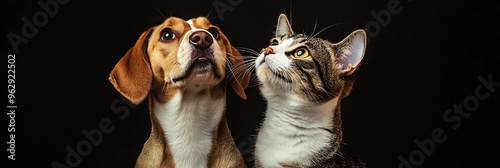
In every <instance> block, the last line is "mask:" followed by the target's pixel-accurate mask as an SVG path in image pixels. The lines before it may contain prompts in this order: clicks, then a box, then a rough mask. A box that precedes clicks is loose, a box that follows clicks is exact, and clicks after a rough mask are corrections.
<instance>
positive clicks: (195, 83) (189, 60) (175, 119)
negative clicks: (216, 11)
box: [109, 17, 250, 168]
mask: <svg viewBox="0 0 500 168" xmlns="http://www.w3.org/2000/svg"><path fill="white" fill-rule="evenodd" d="M243 65H244V59H243V57H242V56H241V54H240V53H239V52H238V50H236V49H235V48H234V47H233V46H231V44H230V42H229V40H228V39H227V37H226V36H225V35H224V34H223V33H222V31H221V30H220V29H219V28H218V27H216V26H214V25H212V24H211V23H210V21H209V20H207V19H206V18H205V17H198V18H193V19H190V20H187V21H186V20H183V19H180V18H177V17H169V18H167V19H166V20H165V21H164V22H163V23H162V24H160V25H157V26H154V27H152V28H150V29H149V30H147V31H145V32H144V33H142V35H141V36H140V37H139V39H138V40H137V42H136V44H135V46H133V47H132V48H131V49H130V50H129V51H128V52H127V53H126V54H125V56H123V57H122V58H121V59H120V60H119V62H118V63H117V64H116V65H115V67H114V69H113V70H112V71H111V73H110V77H109V80H110V82H111V83H112V84H113V86H114V87H115V89H116V90H117V91H118V92H119V93H121V94H122V95H123V96H124V97H125V98H127V99H128V100H130V101H131V102H132V103H134V104H139V103H141V102H143V101H144V100H145V99H146V97H147V98H148V102H149V104H148V105H149V110H150V119H151V125H152V126H151V134H150V136H149V139H148V140H147V141H146V142H145V143H144V147H143V149H142V152H141V153H140V155H139V157H138V158H137V161H136V165H135V167H138V168H143V167H144V168H153V167H193V168H194V167H196V168H203V167H224V168H226V167H238V168H239V167H246V166H245V163H244V160H243V157H242V155H241V153H240V152H239V150H238V148H237V147H236V145H235V144H234V141H233V138H232V136H231V133H230V131H229V128H228V125H227V121H226V117H225V108H226V90H225V86H226V85H231V86H232V88H233V89H234V90H235V93H236V94H237V95H238V96H239V97H241V98H242V99H246V94H245V91H244V89H245V88H246V87H247V86H248V83H249V81H250V72H248V70H247V69H245V68H244V67H245V66H243ZM226 77H227V79H228V80H226Z"/></svg>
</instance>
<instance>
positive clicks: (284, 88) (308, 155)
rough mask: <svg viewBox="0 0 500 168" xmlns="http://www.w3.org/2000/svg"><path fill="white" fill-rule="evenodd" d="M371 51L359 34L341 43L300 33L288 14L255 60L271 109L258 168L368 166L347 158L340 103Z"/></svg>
mask: <svg viewBox="0 0 500 168" xmlns="http://www.w3.org/2000/svg"><path fill="white" fill-rule="evenodd" d="M365 48H366V33H365V31H363V30H356V31H354V32H353V33H351V34H350V35H349V36H347V37H346V38H345V39H344V40H342V41H341V42H338V43H331V42H328V41H326V40H323V39H320V38H316V37H314V36H312V37H310V36H307V35H304V34H294V33H293V30H292V28H291V25H290V22H289V21H288V19H287V17H286V15H284V14H281V15H280V16H279V18H278V24H277V26H276V33H275V37H274V38H272V39H271V44H270V46H269V47H267V48H265V49H263V51H262V53H261V54H260V55H259V56H258V57H257V59H256V61H255V68H256V74H257V77H258V79H259V82H260V86H259V87H260V90H261V92H262V95H263V96H264V98H265V99H266V100H267V110H266V113H265V119H264V122H263V123H262V127H261V128H260V130H259V132H258V136H257V142H256V146H255V148H256V149H255V156H256V163H255V164H256V167H264V168H275V167H307V168H308V167H321V168H325V167H365V164H364V163H362V162H360V161H359V160H356V159H352V158H349V157H347V156H346V155H344V154H342V152H341V150H340V144H341V143H342V130H341V125H342V121H341V116H340V100H341V99H342V98H345V97H346V96H348V95H349V93H350V91H351V88H352V85H353V82H354V77H353V72H354V71H355V70H356V68H357V67H358V66H359V64H360V61H361V59H362V58H363V55H364V52H365Z"/></svg>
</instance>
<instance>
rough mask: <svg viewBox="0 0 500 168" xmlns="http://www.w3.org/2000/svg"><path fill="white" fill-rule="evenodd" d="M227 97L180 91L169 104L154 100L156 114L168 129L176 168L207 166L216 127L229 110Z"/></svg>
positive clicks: (164, 128)
mask: <svg viewBox="0 0 500 168" xmlns="http://www.w3.org/2000/svg"><path fill="white" fill-rule="evenodd" d="M225 102H226V100H225V97H224V98H220V99H218V100H213V99H211V98H210V97H209V96H208V94H206V95H195V94H186V93H180V92H179V93H178V94H176V95H175V96H174V97H173V98H172V99H171V100H169V101H168V102H167V103H165V104H160V103H158V102H157V101H156V100H154V109H155V115H156V117H157V118H158V120H159V122H160V125H161V127H162V129H163V131H164V132H165V137H166V139H167V140H168V143H169V144H168V145H169V148H170V150H171V153H172V157H173V160H174V162H175V166H176V167H181V168H204V167H207V161H208V156H209V154H210V151H211V147H212V139H213V132H214V129H215V128H216V127H217V126H218V124H219V123H220V120H221V118H222V114H223V112H224V110H225Z"/></svg>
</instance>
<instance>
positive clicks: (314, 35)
mask: <svg viewBox="0 0 500 168" xmlns="http://www.w3.org/2000/svg"><path fill="white" fill-rule="evenodd" d="M344 23H345V22H341V23H336V24H332V25H329V26H326V27H325V28H323V29H321V30H319V31H318V32H317V33H316V34H313V35H312V36H311V37H310V38H315V37H316V36H318V35H319V34H320V33H322V32H323V31H325V30H327V29H329V28H332V27H334V26H337V25H340V24H344Z"/></svg>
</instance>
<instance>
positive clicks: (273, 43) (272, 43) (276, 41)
mask: <svg viewBox="0 0 500 168" xmlns="http://www.w3.org/2000/svg"><path fill="white" fill-rule="evenodd" d="M278 44H279V43H278V40H276V39H273V40H272V41H271V45H272V46H275V45H278Z"/></svg>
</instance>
